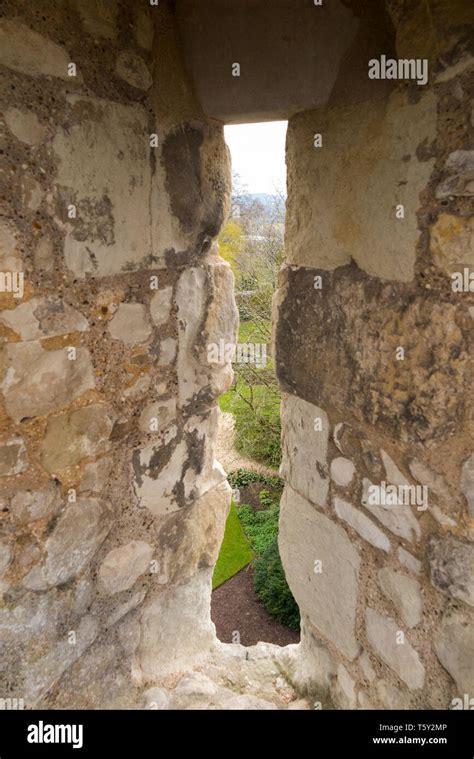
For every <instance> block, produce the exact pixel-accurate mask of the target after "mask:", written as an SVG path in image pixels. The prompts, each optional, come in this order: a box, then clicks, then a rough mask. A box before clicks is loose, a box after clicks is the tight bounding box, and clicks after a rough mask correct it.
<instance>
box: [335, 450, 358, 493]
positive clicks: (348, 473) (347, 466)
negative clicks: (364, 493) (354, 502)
mask: <svg viewBox="0 0 474 759" xmlns="http://www.w3.org/2000/svg"><path fill="white" fill-rule="evenodd" d="M354 473H355V466H354V464H353V463H352V461H350V460H349V459H345V458H344V457H343V456H337V457H336V458H335V459H333V460H332V461H331V478H332V479H333V480H334V482H335V483H336V484H337V485H341V487H347V485H350V483H351V482H352V478H353V477H354Z"/></svg>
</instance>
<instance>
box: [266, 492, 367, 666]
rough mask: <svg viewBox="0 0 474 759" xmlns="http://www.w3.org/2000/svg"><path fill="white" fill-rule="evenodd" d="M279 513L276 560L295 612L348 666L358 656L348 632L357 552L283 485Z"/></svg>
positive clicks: (352, 633) (354, 597)
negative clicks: (281, 566) (295, 604)
mask: <svg viewBox="0 0 474 759" xmlns="http://www.w3.org/2000/svg"><path fill="white" fill-rule="evenodd" d="M280 508H281V511H280V533H279V546H280V555H281V557H282V562H283V566H284V568H285V574H286V577H287V580H288V584H289V586H290V588H291V590H292V593H293V595H294V596H295V599H296V601H297V603H298V606H299V607H300V611H301V613H302V614H305V615H306V616H307V617H308V618H309V620H310V622H311V624H312V625H313V627H315V628H316V629H317V630H318V631H319V632H320V633H321V634H322V635H323V636H325V637H326V638H327V639H329V640H330V641H331V642H332V643H333V644H334V645H335V646H336V647H337V648H338V649H339V650H340V651H341V652H342V653H343V654H344V655H345V656H347V658H348V659H351V660H352V659H354V658H355V657H356V656H357V654H358V653H359V645H358V643H357V640H356V637H355V631H354V627H355V612H356V605H357V589H358V574H359V565H360V558H359V554H358V551H357V549H356V548H355V546H354V545H353V544H352V543H351V541H350V539H349V537H348V536H347V533H346V532H345V531H344V530H343V529H342V527H340V526H339V525H337V524H334V522H332V521H331V520H330V519H329V518H328V517H326V516H324V515H323V514H320V513H319V512H318V511H316V509H315V508H314V507H312V506H311V504H310V503H309V502H308V501H307V500H306V499H304V498H303V497H302V496H301V495H299V493H297V492H296V491H294V490H293V489H292V488H291V487H290V486H289V485H286V486H285V490H284V493H283V497H282V502H281V507H280ZM295 557H298V558H297V560H296V561H295ZM319 562H321V563H320V564H319ZM319 570H321V571H319Z"/></svg>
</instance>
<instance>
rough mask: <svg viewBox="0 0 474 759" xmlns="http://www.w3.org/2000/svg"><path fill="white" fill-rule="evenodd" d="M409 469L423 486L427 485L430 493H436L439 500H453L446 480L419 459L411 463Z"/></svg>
mask: <svg viewBox="0 0 474 759" xmlns="http://www.w3.org/2000/svg"><path fill="white" fill-rule="evenodd" d="M408 468H409V469H410V472H411V474H412V475H413V477H414V478H415V480H418V482H420V483H421V484H422V485H427V486H428V489H429V492H430V493H434V495H436V496H438V498H443V499H445V500H449V499H450V498H452V492H451V489H450V488H449V486H448V484H447V482H446V480H445V479H444V477H442V476H441V475H440V474H438V473H437V472H433V471H432V470H431V469H430V468H429V467H428V466H427V465H426V464H424V463H423V462H422V461H419V460H418V459H413V460H412V461H410V462H409V464H408Z"/></svg>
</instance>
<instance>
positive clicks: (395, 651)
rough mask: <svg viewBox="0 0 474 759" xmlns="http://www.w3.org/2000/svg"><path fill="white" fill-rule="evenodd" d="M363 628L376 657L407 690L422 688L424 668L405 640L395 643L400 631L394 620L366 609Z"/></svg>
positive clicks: (416, 653)
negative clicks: (396, 676)
mask: <svg viewBox="0 0 474 759" xmlns="http://www.w3.org/2000/svg"><path fill="white" fill-rule="evenodd" d="M365 626H366V631H367V638H368V640H369V643H370V644H371V645H372V647H373V648H374V650H375V652H376V653H377V656H379V657H380V659H382V661H384V662H385V664H387V665H388V666H389V667H390V668H391V669H393V670H394V672H396V673H397V675H398V676H399V677H400V678H401V679H402V680H403V682H404V683H406V685H408V687H409V688H412V689H417V688H422V687H423V685H424V682H425V668H424V666H423V664H422V663H421V661H420V658H419V656H418V652H417V651H415V649H414V648H413V647H412V646H411V645H410V643H409V642H408V641H407V640H406V639H405V641H404V643H397V634H398V633H399V632H400V630H399V629H398V627H397V624H396V623H395V622H394V620H393V619H390V617H386V616H384V615H383V614H379V612H378V611H376V610H375V609H371V608H370V607H368V608H367V609H366V610H365Z"/></svg>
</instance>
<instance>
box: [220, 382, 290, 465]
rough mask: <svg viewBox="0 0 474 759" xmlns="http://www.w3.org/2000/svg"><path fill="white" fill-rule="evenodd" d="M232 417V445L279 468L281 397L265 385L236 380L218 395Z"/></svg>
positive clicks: (221, 404)
mask: <svg viewBox="0 0 474 759" xmlns="http://www.w3.org/2000/svg"><path fill="white" fill-rule="evenodd" d="M220 407H221V409H222V411H230V412H232V414H233V415H234V417H235V438H234V440H235V447H236V449H237V450H238V451H239V452H240V453H242V454H243V455H244V456H248V457H249V458H251V459H254V460H255V461H260V462H261V463H263V464H266V465H267V466H269V467H271V468H272V469H278V467H279V466H280V461H281V444H280V435H281V425H280V396H279V393H278V392H277V390H276V388H275V390H274V389H273V388H269V387H268V386H267V385H245V384H243V383H237V385H236V386H235V387H234V388H231V389H230V390H228V391H227V393H224V395H223V396H221V398H220Z"/></svg>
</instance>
